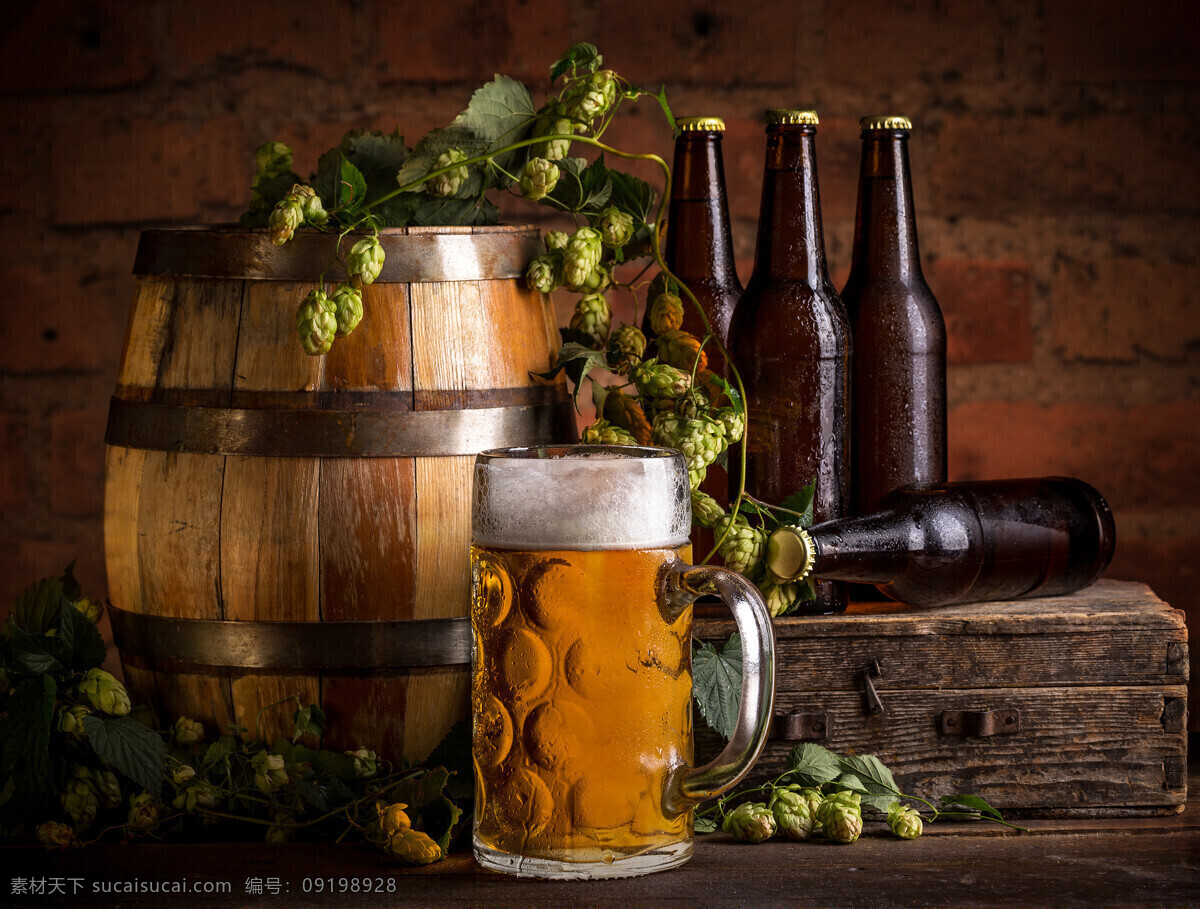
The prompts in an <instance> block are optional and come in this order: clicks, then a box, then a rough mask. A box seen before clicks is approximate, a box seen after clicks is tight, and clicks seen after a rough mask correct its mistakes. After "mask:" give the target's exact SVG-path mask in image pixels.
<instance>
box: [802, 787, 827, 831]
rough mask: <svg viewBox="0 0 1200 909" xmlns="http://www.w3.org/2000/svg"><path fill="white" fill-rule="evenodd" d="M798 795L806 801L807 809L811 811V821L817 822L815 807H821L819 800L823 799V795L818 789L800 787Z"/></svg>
mask: <svg viewBox="0 0 1200 909" xmlns="http://www.w3.org/2000/svg"><path fill="white" fill-rule="evenodd" d="M800 795H801V797H802V798H803V799H804V800H805V801H806V802H808V810H809V811H810V812H812V816H813V821H814V822H815V823H818V824H819V823H820V821H819V820H818V819H817V809H818V808H820V807H821V802H822V801H824V799H825V796H823V795H822V794H821V790H820V789H801V790H800Z"/></svg>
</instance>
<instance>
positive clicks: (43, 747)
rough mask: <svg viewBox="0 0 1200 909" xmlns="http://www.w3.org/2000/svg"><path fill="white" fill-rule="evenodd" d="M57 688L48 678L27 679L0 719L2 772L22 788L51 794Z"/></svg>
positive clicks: (45, 676) (8, 703) (11, 695)
mask: <svg viewBox="0 0 1200 909" xmlns="http://www.w3.org/2000/svg"><path fill="white" fill-rule="evenodd" d="M57 695H58V685H57V684H55V681H54V679H53V678H52V677H51V676H49V675H43V676H41V678H36V679H26V680H25V681H23V682H21V683H20V684H19V685H17V686H16V688H14V689H13V691H12V693H11V694H10V695H9V696H8V701H7V703H6V705H5V714H4V718H3V719H2V720H0V743H2V746H0V748H2V750H0V770H5V771H10V772H12V775H13V777H14V778H16V779H17V780H18V785H19V786H20V787H22V788H25V787H27V788H29V789H31V790H33V791H35V792H48V791H49V789H50V783H51V779H50V776H51V773H50V730H51V726H52V723H53V720H54V699H55V698H56V697H57Z"/></svg>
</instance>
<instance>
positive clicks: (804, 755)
mask: <svg viewBox="0 0 1200 909" xmlns="http://www.w3.org/2000/svg"><path fill="white" fill-rule="evenodd" d="M788 769H789V770H791V772H792V774H793V776H792V778H790V779H789V781H790V782H796V783H799V784H800V785H801V786H811V787H813V788H817V787H819V786H821V784H823V783H832V782H833V781H834V780H836V779H837V778H838V775H839V774H840V773H841V772H842V769H841V765H840V764H839V763H838V756H837V755H836V754H834V753H833V752H832V751H830V750H829V749H828V748H822V747H821V746H820V745H817V744H815V743H813V742H803V743H801V744H799V745H797V746H796V747H795V748H793V749H792V751H791V753H790V754H789V755H788Z"/></svg>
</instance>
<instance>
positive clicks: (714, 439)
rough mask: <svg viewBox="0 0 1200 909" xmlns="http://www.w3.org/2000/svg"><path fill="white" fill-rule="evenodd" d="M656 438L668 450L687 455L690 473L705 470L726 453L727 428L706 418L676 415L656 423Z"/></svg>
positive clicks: (665, 415)
mask: <svg viewBox="0 0 1200 909" xmlns="http://www.w3.org/2000/svg"><path fill="white" fill-rule="evenodd" d="M654 438H655V439H656V440H657V441H658V442H659V444H661V445H664V446H666V447H667V448H678V449H679V450H680V451H682V452H683V457H684V460H686V461H687V466H688V470H702V469H704V468H706V467H708V465H709V464H711V463H712V462H713V461H715V460H716V459H717V458H719V457H720V456H721V452H722V451H724V450H725V448H726V444H725V427H724V426H722V425H721V424H720V423H718V422H717V421H716V420H713V419H710V418H708V417H705V416H696V417H692V418H689V419H684V418H681V417H678V416H676V415H675V414H672V413H664V414H660V415H659V416H658V417H656V418H655V420H654Z"/></svg>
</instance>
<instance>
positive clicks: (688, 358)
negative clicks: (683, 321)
mask: <svg viewBox="0 0 1200 909" xmlns="http://www.w3.org/2000/svg"><path fill="white" fill-rule="evenodd" d="M658 359H659V360H660V361H662V362H663V363H669V364H670V365H671V366H674V367H675V368H676V369H682V370H683V371H684V372H686V373H691V372H692V371H693V369H694V370H695V371H696V372H699V371H700V370H702V369H707V368H708V354H706V353H705V352H704V349H703V347H702V346H701V344H700V339H699V338H697V337H696V336H695V335H692V334H689V333H688V332H686V331H683V330H682V329H679V328H672V329H669V330H667V331H660V332H659V333H658Z"/></svg>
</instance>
